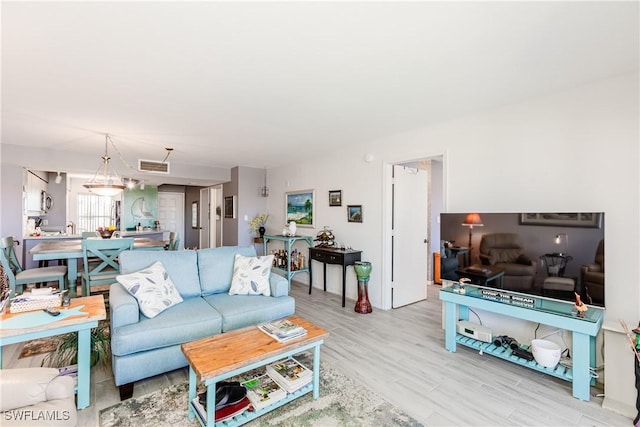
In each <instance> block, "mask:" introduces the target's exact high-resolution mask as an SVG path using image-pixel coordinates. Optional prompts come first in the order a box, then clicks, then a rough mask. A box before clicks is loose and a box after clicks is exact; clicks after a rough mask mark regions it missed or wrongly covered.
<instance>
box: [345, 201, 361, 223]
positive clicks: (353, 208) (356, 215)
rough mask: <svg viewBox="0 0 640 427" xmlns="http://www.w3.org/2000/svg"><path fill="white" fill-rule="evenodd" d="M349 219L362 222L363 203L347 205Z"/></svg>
mask: <svg viewBox="0 0 640 427" xmlns="http://www.w3.org/2000/svg"><path fill="white" fill-rule="evenodd" d="M347 221H349V222H362V205H348V206H347Z"/></svg>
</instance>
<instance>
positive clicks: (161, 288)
mask: <svg viewBox="0 0 640 427" xmlns="http://www.w3.org/2000/svg"><path fill="white" fill-rule="evenodd" d="M116 280H117V281H118V283H120V284H121V285H122V286H124V288H125V289H126V290H127V291H128V292H129V293H130V294H131V295H133V296H134V297H135V298H136V299H137V300H138V305H139V306H140V311H141V312H142V314H144V315H145V316H147V317H148V318H150V319H152V318H154V317H156V316H157V315H158V314H160V313H162V312H163V311H164V310H166V309H167V308H169V307H172V306H174V305H176V304H178V303H181V302H182V297H181V296H180V293H179V292H178V290H177V289H176V286H175V285H174V284H173V282H172V281H171V278H170V277H169V275H168V274H167V272H166V271H165V269H164V266H163V265H162V263H161V262H160V261H158V262H156V263H155V264H153V265H152V266H151V267H148V268H145V269H144V270H140V271H136V272H135V273H130V274H120V275H118V276H116Z"/></svg>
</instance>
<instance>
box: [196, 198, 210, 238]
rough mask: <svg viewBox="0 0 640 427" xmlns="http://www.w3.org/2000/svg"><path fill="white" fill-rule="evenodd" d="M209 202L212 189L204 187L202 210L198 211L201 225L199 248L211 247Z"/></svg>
mask: <svg viewBox="0 0 640 427" xmlns="http://www.w3.org/2000/svg"><path fill="white" fill-rule="evenodd" d="M209 204H210V191H209V188H203V189H201V190H200V212H198V216H199V218H198V226H199V228H200V229H199V230H198V231H199V234H200V236H199V244H198V248H200V249H204V248H209V247H211V244H210V239H209V234H210V227H209V212H210V209H209Z"/></svg>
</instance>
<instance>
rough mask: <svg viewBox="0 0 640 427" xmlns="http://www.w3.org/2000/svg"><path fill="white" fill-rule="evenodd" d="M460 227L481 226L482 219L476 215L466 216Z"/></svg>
mask: <svg viewBox="0 0 640 427" xmlns="http://www.w3.org/2000/svg"><path fill="white" fill-rule="evenodd" d="M462 225H478V226H482V218H480V215H479V214H477V213H470V214H467V217H466V218H465V219H464V222H463V223H462Z"/></svg>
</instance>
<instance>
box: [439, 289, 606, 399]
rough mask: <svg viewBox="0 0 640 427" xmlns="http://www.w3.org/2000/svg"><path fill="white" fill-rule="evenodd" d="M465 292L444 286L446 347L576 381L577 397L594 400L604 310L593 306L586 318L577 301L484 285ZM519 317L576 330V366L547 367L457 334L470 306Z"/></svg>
mask: <svg viewBox="0 0 640 427" xmlns="http://www.w3.org/2000/svg"><path fill="white" fill-rule="evenodd" d="M464 289H465V291H464V294H461V293H459V292H456V291H454V290H453V288H442V289H440V299H441V300H442V301H444V310H445V311H444V317H445V318H444V323H445V347H446V349H447V350H449V351H452V352H455V351H456V343H459V344H462V345H465V346H467V347H471V348H475V349H477V350H482V352H483V353H488V354H491V355H494V356H497V357H501V358H503V359H506V360H509V361H511V362H514V363H518V364H520V365H522V366H526V367H528V368H530V369H534V370H537V371H540V372H544V373H546V374H549V375H553V376H555V377H558V378H561V379H564V380H566V381H572V382H573V396H574V397H576V398H578V399H581V400H587V401H588V400H589V399H590V386H591V383H592V380H593V379H592V377H591V372H590V367H594V368H595V366H596V349H595V339H596V335H597V334H598V331H599V330H600V327H601V326H602V321H603V318H604V309H603V308H601V307H595V306H589V310H588V311H586V312H585V316H584V317H578V316H577V314H576V312H575V311H574V310H573V303H571V302H566V301H560V300H554V299H550V298H544V297H538V296H531V295H527V294H521V293H518V292H510V291H503V290H501V289H495V288H487V287H483V286H475V285H473V286H472V285H465V286H464ZM470 307H473V308H478V309H481V310H484V311H489V312H493V313H499V314H502V315H505V316H511V317H517V318H519V319H523V320H528V321H531V322H535V323H543V324H545V325H550V326H553V327H556V328H560V329H566V330H568V331H571V332H572V339H573V348H572V352H571V357H572V359H571V360H572V365H573V367H572V368H565V367H564V366H562V365H558V366H556V367H555V368H554V369H550V368H545V367H544V366H541V365H538V364H537V363H536V362H535V361H527V360H525V359H521V358H518V357H516V356H514V355H512V354H511V350H507V351H505V350H504V348H502V347H499V348H498V347H496V346H495V345H493V343H486V342H482V341H477V340H474V339H472V338H468V337H465V336H463V335H460V334H457V333H456V326H457V322H458V320H469V308H470Z"/></svg>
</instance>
